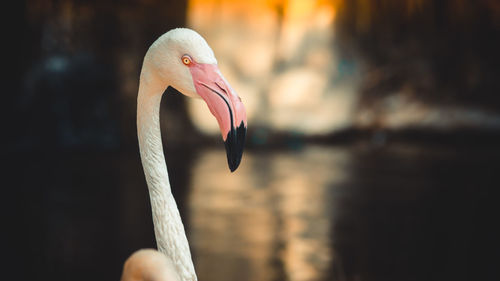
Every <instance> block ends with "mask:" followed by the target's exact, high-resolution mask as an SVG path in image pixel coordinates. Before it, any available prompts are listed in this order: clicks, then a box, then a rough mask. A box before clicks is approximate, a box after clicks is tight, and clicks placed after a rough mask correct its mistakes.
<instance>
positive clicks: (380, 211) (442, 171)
mask: <svg viewBox="0 0 500 281" xmlns="http://www.w3.org/2000/svg"><path fill="white" fill-rule="evenodd" d="M15 5H17V6H16V7H14V8H13V9H9V13H10V12H12V13H14V15H13V17H12V18H13V20H12V21H10V22H9V23H8V24H6V27H7V29H8V31H7V32H6V33H5V35H4V36H5V37H6V39H8V40H6V42H4V47H7V49H8V53H7V54H6V56H7V57H8V58H7V60H8V61H9V62H10V61H13V62H14V63H13V64H12V66H9V67H8V68H7V72H8V73H7V74H8V75H7V76H5V77H6V78H7V79H5V78H4V79H5V81H4V87H5V86H6V87H5V88H4V94H3V97H4V98H3V102H2V104H3V105H4V106H3V110H2V111H1V113H0V114H1V115H2V117H3V118H1V119H2V122H3V135H4V137H3V138H2V140H1V142H2V147H3V149H2V150H1V152H0V153H1V155H2V160H3V161H2V162H3V164H4V165H5V168H4V169H2V170H3V172H4V178H5V180H4V181H3V184H2V186H3V188H2V191H4V195H3V196H2V197H3V200H4V204H2V207H3V209H4V211H3V213H4V216H5V218H4V219H3V221H4V223H3V224H2V225H3V231H2V232H3V233H4V235H6V237H5V238H4V244H6V245H7V247H5V248H4V249H5V251H4V257H7V260H8V262H7V263H6V264H4V266H5V269H4V270H2V271H3V272H4V274H5V275H6V276H12V277H11V278H10V280H119V278H120V274H121V268H122V265H123V262H124V261H125V259H126V258H127V257H128V256H129V255H130V254H131V253H132V252H134V251H135V250H137V249H140V248H146V247H155V240H154V234H153V225H152V221H151V210H150V205H149V195H148V191H147V187H146V183H145V179H144V174H143V171H142V166H141V163H140V158H139V153H138V146H137V136H136V126H135V113H136V97H137V89H138V77H139V73H140V68H141V65H142V59H143V57H144V54H145V53H146V50H147V49H148V47H149V46H150V44H151V43H153V42H154V40H156V38H158V37H159V36H160V35H161V34H163V33H164V32H166V31H168V30H169V29H171V28H175V27H190V28H193V29H195V30H197V31H198V32H199V33H200V34H201V35H202V36H204V37H205V39H206V40H207V41H208V43H209V44H210V45H211V47H212V48H213V50H214V52H215V55H216V57H217V58H218V61H219V66H220V68H221V71H222V73H223V74H224V75H225V77H226V78H227V80H228V81H229V82H230V84H231V85H232V87H233V88H234V89H235V90H236V91H237V92H238V93H239V95H240V97H241V98H242V100H243V102H244V104H245V106H246V109H247V113H248V117H249V120H248V123H249V132H248V136H247V146H246V151H245V153H244V156H243V161H242V164H241V166H240V168H239V169H238V170H237V171H236V172H235V173H230V172H229V169H228V168H227V164H226V159H225V151H224V148H223V144H222V140H221V138H220V133H219V132H218V128H217V123H216V120H215V118H213V117H211V115H210V113H209V112H208V109H207V108H206V105H205V104H204V103H203V102H200V101H199V100H189V99H187V98H185V97H184V96H182V95H180V94H179V93H176V92H175V91H173V90H172V91H171V90H168V91H167V92H166V93H165V95H164V97H163V101H162V109H161V110H162V113H161V126H162V132H163V140H164V148H165V154H166V161H167V164H168V169H169V173H170V178H171V183H172V186H173V193H174V196H175V198H176V200H177V202H178V205H179V209H180V212H181V215H182V217H183V221H184V224H185V228H186V231H187V236H188V239H189V240H190V244H191V250H192V254H193V259H194V263H195V268H196V270H197V273H198V276H199V280H207V281H208V280H219V281H224V280H227V281H230V280H231V281H232V280H261V281H264V280H273V281H281V280H291V281H308V280H311V281H315V280H340V281H344V280H355V281H362V280H499V276H500V274H499V271H500V270H499V267H498V261H499V260H500V247H499V246H500V245H499V242H498V237H499V235H500V233H499V232H498V230H496V229H497V227H498V215H497V214H498V213H499V212H498V211H499V208H498V203H497V201H498V199H497V198H498V195H499V194H498V193H499V192H498V191H497V190H498V188H499V187H500V178H499V172H500V164H499V160H498V159H499V156H500V146H499V143H500V95H499V94H500V83H498V80H499V77H500V54H499V50H500V32H499V31H500V2H499V1H495V0H476V1H472V0H470V1H468V0H443V1H432V0H309V1H307V0H268V1H264V0H259V1H243V0H238V1H229V0H189V1H173V0H172V1H165V0H164V1H161V0H126V1H120V3H119V4H118V3H116V1H109V0H100V1H97V0H87V1H81V0H58V1H56V0H53V1H50V0H46V1H42V0H24V1H18V2H17V4H15Z"/></svg>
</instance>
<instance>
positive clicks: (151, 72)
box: [121, 28, 247, 281]
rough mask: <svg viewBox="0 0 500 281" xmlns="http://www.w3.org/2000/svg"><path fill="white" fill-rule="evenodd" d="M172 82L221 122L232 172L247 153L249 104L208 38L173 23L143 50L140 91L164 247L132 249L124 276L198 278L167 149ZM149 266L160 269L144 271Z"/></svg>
mask: <svg viewBox="0 0 500 281" xmlns="http://www.w3.org/2000/svg"><path fill="white" fill-rule="evenodd" d="M167 87H172V88H174V89H176V90H177V91H179V92H181V93H182V94H184V95H185V96H188V97H192V98H201V99H203V100H204V101H205V102H206V104H207V106H208V108H209V110H210V112H211V113H212V115H214V117H215V119H216V120H217V122H218V124H219V127H220V131H221V135H222V139H223V142H224V145H225V149H226V156H227V163H228V166H229V169H230V170H231V172H234V171H235V170H236V169H237V168H238V166H239V165H240V163H241V158H242V155H243V147H244V145H245V136H246V131H247V116H246V111H245V107H244V105H243V102H242V101H241V98H240V97H239V96H238V94H237V93H236V92H235V90H234V89H233V88H232V87H231V86H230V85H229V83H228V82H227V80H226V79H225V78H224V76H223V75H222V73H221V72H220V70H219V68H218V63H217V60H216V58H215V55H214V52H213V51H212V49H211V48H210V46H209V45H208V43H207V42H206V40H205V39H204V38H203V37H202V36H201V35H200V34H199V33H197V32H196V31H194V30H192V29H188V28H176V29H172V30H170V31H168V32H166V33H165V34H163V35H161V36H160V37H159V38H158V39H157V40H156V41H155V42H153V44H152V45H151V46H150V47H149V49H148V51H147V52H146V55H145V56H144V60H143V64H142V69H141V74H140V79H139V90H138V96H137V135H138V140H139V151H140V156H141V162H142V166H143V169H144V175H145V178H146V182H147V186H148V190H149V197H150V201H151V209H152V216H153V225H154V233H155V237H156V243H157V248H158V251H159V252H156V251H155V250H151V249H148V250H139V251H137V252H135V253H134V254H132V255H131V256H130V257H129V258H128V259H127V261H126V262H125V264H124V269H123V273H122V279H121V280H122V281H132V280H134V281H135V280H154V281H167V280H168V281H171V280H172V281H173V280H178V281H196V280H197V276H196V272H195V269H194V265H193V261H192V258H191V253H190V249H189V244H188V241H187V238H186V234H185V231H184V226H183V224H182V220H181V217H180V214H179V210H178V208H177V205H176V202H175V199H174V197H173V195H172V192H171V188H170V183H169V175H168V172H167V165H166V162H165V157H164V154H163V146H162V139H161V131H160V121H159V120H160V118H159V115H160V101H161V98H162V95H163V93H164V92H165V89H166V88H167ZM148 270H152V271H155V274H153V273H151V272H145V271H148ZM151 276H153V277H154V278H156V279H151V278H153V277H151Z"/></svg>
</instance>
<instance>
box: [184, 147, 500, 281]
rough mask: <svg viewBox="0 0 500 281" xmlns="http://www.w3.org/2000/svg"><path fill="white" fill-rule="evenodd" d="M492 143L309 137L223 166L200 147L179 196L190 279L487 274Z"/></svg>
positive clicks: (220, 157) (220, 155)
mask: <svg viewBox="0 0 500 281" xmlns="http://www.w3.org/2000/svg"><path fill="white" fill-rule="evenodd" d="M491 154H495V155H498V154H499V151H498V149H491V148H484V149H482V148H476V149H473V150H468V151H467V150H459V149H458V148H456V147H455V148H453V147H451V148H450V147H421V146H408V145H391V146H390V147H386V148H378V149H373V148H371V147H368V146H362V145H361V146H355V147H320V146H307V147H306V148H304V149H303V150H301V151H298V152H290V151H272V152H247V153H246V155H245V156H244V157H245V158H244V161H243V162H242V165H241V167H240V168H239V169H238V171H237V172H236V173H235V174H229V173H228V172H227V167H226V163H225V154H224V151H223V150H208V151H204V152H202V153H201V154H200V155H199V157H198V159H197V161H195V163H196V164H195V165H194V167H193V170H192V181H191V183H190V194H189V195H188V197H187V199H186V203H187V204H188V209H189V216H188V220H187V221H186V223H187V224H188V225H189V229H190V232H189V235H190V239H191V245H192V251H193V252H194V259H195V264H196V265H195V266H196V268H197V272H198V274H199V276H200V280H221V281H224V280H228V281H229V280H260V281H264V280H424V279H425V280H427V279H428V277H429V276H431V277H432V278H431V279H430V280H434V279H436V278H437V279H436V280H469V279H470V277H472V276H484V277H488V276H490V275H489V274H490V272H489V271H488V270H491V269H492V268H494V267H493V264H492V259H488V258H489V256H488V251H485V247H488V245H489V244H490V243H491V242H492V241H494V238H493V237H494V235H493V234H491V235H485V233H491V224H489V223H488V221H489V220H490V219H491V214H492V213H494V212H493V206H495V205H494V202H493V200H492V199H491V197H490V196H488V194H491V192H492V191H493V190H494V188H495V186H497V185H498V180H496V179H495V177H494V172H493V167H491V168H489V167H488V166H485V163H486V162H485V161H487V159H488V157H489V156H488V155H491ZM479 167H481V168H479ZM490 252H491V251H490ZM464 255H465V256H464ZM468 255H471V256H470V257H469V256H468ZM472 256H478V257H479V259H476V258H471V257H472ZM459 268H462V270H461V271H459V270H458V269H459Z"/></svg>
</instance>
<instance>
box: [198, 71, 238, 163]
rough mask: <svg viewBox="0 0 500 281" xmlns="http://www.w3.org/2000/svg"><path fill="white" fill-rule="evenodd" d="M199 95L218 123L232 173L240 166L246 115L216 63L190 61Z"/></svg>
mask: <svg viewBox="0 0 500 281" xmlns="http://www.w3.org/2000/svg"><path fill="white" fill-rule="evenodd" d="M189 69H190V71H191V75H192V76H193V82H194V86H195V88H196V92H197V93H198V95H199V96H200V97H201V98H202V99H203V100H204V101H205V102H206V103H207V105H208V108H209V109H210V112H211V113H212V114H213V115H214V116H215V118H216V119H217V122H218V123H219V127H220V131H221V134H222V139H223V140H224V144H225V146H226V153H227V163H228V165H229V169H230V170H231V172H233V171H235V170H236V168H238V166H239V165H240V162H241V156H242V155H243V146H244V145H245V135H246V130H247V115H246V112H245V107H243V103H242V102H241V99H240V98H239V97H238V95H237V94H236V92H234V90H233V89H232V88H231V86H230V85H229V83H227V81H226V79H224V77H223V76H222V74H221V73H220V71H219V68H218V67H217V65H216V64H202V63H195V62H193V63H192V64H191V65H190V67H189Z"/></svg>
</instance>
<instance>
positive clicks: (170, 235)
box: [137, 69, 197, 281]
mask: <svg viewBox="0 0 500 281" xmlns="http://www.w3.org/2000/svg"><path fill="white" fill-rule="evenodd" d="M147 74H148V73H147V70H146V71H145V70H144V69H143V71H142V73H141V80H140V84H139V95H138V97H137V135H138V138H139V149H140V153H141V160H142V166H143V168H144V174H145V176H146V181H147V184H148V189H149V197H150V200H151V209H152V214H153V224H154V230H155V236H156V243H157V246H158V250H159V251H160V252H162V253H164V254H165V255H167V256H168V257H169V258H170V259H171V260H172V261H173V263H174V265H175V268H176V270H177V273H178V274H179V276H180V277H181V280H183V281H196V280H197V278H196V273H195V271H194V266H193V262H192V260H191V253H190V251H189V244H188V241H187V238H186V234H185V231H184V226H183V224H182V221H181V217H180V214H179V210H178V209H177V204H176V203H175V200H174V197H173V196H172V192H171V189H170V182H169V179H168V172H167V165H166V163H165V157H164V155H163V146H162V141H161V131H160V102H161V96H162V93H163V91H164V90H165V88H166V87H164V86H162V85H161V84H160V83H157V82H156V81H155V80H154V79H149V78H150V77H149V76H147Z"/></svg>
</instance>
